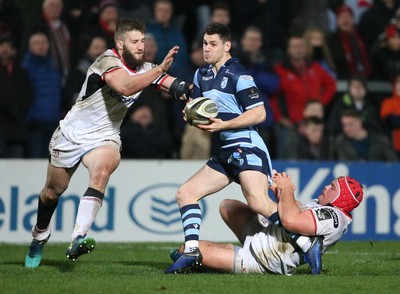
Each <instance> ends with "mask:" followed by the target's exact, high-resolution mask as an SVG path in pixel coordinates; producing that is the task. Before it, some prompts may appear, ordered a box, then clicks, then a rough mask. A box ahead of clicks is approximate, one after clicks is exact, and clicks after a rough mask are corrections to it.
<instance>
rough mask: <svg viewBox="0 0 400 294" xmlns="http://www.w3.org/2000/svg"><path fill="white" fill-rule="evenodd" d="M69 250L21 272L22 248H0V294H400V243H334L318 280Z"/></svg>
mask: <svg viewBox="0 0 400 294" xmlns="http://www.w3.org/2000/svg"><path fill="white" fill-rule="evenodd" d="M67 246H68V244H67V243H65V244H59V243H58V244H54V243H51V241H50V243H49V244H47V245H46V247H45V248H44V250H43V260H42V264H41V265H40V266H39V267H38V268H36V269H27V268H24V265H23V263H24V259H25V254H26V251H27V248H28V244H24V245H20V244H18V245H15V244H1V243H0V293H29V294H34V293H220V294H222V293H230V294H234V293H274V294H275V293H290V294H292V293H295V294H298V293H324V294H326V293H335V294H337V293H385V294H386V293H400V292H399V291H400V290H399V288H400V269H399V267H400V242H395V241H393V242H376V243H370V242H367V241H365V242H349V241H342V242H339V243H338V244H337V245H335V247H333V248H332V249H331V250H330V251H328V252H327V254H326V255H324V257H323V270H322V275H320V276H312V275H311V274H310V271H309V269H308V268H307V266H305V265H304V266H302V267H300V268H299V269H298V272H297V274H296V275H295V276H291V277H286V276H278V275H257V274H252V275H233V274H215V273H213V274H211V273H202V274H187V275H166V274H164V273H163V271H164V269H166V268H167V267H168V266H169V265H170V264H171V261H170V259H169V256H168V253H169V250H170V249H172V248H176V247H177V246H178V244H176V243H101V242H98V244H97V247H96V250H95V251H94V252H93V253H91V254H89V255H84V256H81V257H80V258H79V259H78V260H77V261H75V262H72V261H70V260H67V259H66V257H65V249H66V248H67Z"/></svg>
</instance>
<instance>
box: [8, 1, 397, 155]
mask: <svg viewBox="0 0 400 294" xmlns="http://www.w3.org/2000/svg"><path fill="white" fill-rule="evenodd" d="M26 2H31V1H12V0H0V157H1V158H46V157H47V156H48V151H47V146H48V143H49V140H50V137H51V134H52V132H53V131H54V130H55V128H56V127H57V124H58V121H59V120H60V119H62V118H63V116H64V115H65V114H66V112H67V111H68V110H69V109H70V107H71V106H72V105H73V103H74V101H75V99H76V98H77V97H78V95H79V92H80V90H81V86H82V83H83V82H84V80H85V76H86V71H87V69H88V67H89V66H90V65H91V64H92V62H93V61H94V60H95V59H96V58H97V56H99V54H101V53H102V52H104V51H105V50H106V49H107V48H112V47H113V46H114V39H113V35H114V31H115V26H116V22H117V20H118V18H120V17H130V18H136V19H139V20H141V21H142V22H144V23H145V24H146V27H147V33H146V53H145V58H146V60H147V61H149V62H153V63H160V62H161V61H162V59H163V57H164V56H165V54H166V53H167V52H168V50H169V49H170V48H171V47H172V46H174V45H178V46H179V47H180V51H179V54H178V55H177V57H176V58H175V60H174V63H173V66H172V67H171V70H170V73H171V74H172V75H174V76H177V77H179V78H181V79H182V80H185V81H188V82H191V81H192V79H193V74H194V72H195V70H196V69H197V68H198V67H200V66H203V65H204V61H203V56H202V54H203V53H202V40H201V37H202V31H203V29H204V27H205V26H206V25H207V24H208V23H212V22H219V23H223V24H225V25H227V26H228V27H230V29H231V31H232V55H233V56H234V57H236V58H239V59H240V60H241V62H242V63H243V64H244V65H245V66H246V68H247V69H248V71H249V73H250V74H251V75H252V76H253V77H254V80H255V82H256V84H257V86H258V88H259V91H260V93H261V97H262V99H263V101H264V106H265V108H266V110H267V120H266V121H265V122H264V123H263V124H261V125H259V126H258V129H259V132H260V134H261V135H262V137H263V139H264V140H265V142H266V144H267V146H268V148H269V150H270V153H271V156H272V158H273V159H293V160H353V161H397V159H398V158H399V156H400V0H231V1H221V0H218V1H213V0H204V1H201V0H191V1H178V0H147V1H141V0H64V1H63V0H43V1H41V2H38V1H32V2H31V3H32V4H31V5H38V6H40V7H39V9H38V11H40V13H38V15H36V16H35V17H34V18H33V20H30V21H27V19H26V18H24V17H23V16H24V12H23V11H22V7H23V5H22V3H25V4H26ZM376 80H378V81H385V82H388V83H390V85H391V89H392V90H391V92H389V93H387V94H385V95H384V96H383V97H382V96H380V95H377V94H376V93H375V92H372V91H371V90H370V89H369V84H370V82H371V81H376ZM338 81H344V82H345V83H346V89H345V90H344V91H338V87H337V85H338ZM183 107H184V102H182V101H178V100H175V99H173V98H171V97H170V96H168V95H164V94H161V93H160V92H157V91H156V90H155V89H154V88H152V87H149V88H146V89H145V90H144V91H143V93H142V94H141V96H140V98H139V99H138V101H137V102H136V103H134V104H133V105H132V107H131V109H129V111H128V113H127V116H126V118H125V120H124V122H123V125H122V127H121V139H122V146H123V147H122V148H123V149H122V156H123V157H124V158H153V159H154V158H157V159H168V158H174V159H178V158H181V159H207V158H208V157H209V156H210V154H211V153H212V152H213V150H215V149H216V148H217V147H218V144H219V139H218V136H217V135H214V134H213V135H211V134H209V133H205V132H202V131H199V130H198V129H197V128H194V127H191V126H188V125H187V124H185V122H184V121H183V119H182V113H181V111H182V109H183Z"/></svg>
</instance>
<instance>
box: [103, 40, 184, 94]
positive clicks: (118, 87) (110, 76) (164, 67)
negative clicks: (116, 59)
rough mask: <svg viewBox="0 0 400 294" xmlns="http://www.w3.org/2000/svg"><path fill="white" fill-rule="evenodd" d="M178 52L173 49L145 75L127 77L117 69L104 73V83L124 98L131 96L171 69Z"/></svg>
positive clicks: (120, 69) (124, 72) (176, 49)
mask: <svg viewBox="0 0 400 294" xmlns="http://www.w3.org/2000/svg"><path fill="white" fill-rule="evenodd" d="M178 50H179V47H178V46H175V47H173V48H172V49H171V50H170V51H169V52H168V54H167V55H166V56H165V58H164V60H163V62H162V63H161V64H160V65H158V66H156V67H154V68H152V69H151V70H149V71H147V72H145V73H142V74H138V75H129V74H128V73H127V72H126V71H125V70H123V69H122V68H118V69H115V70H112V71H109V72H107V73H105V74H104V75H103V78H104V80H105V82H106V83H107V84H108V85H109V86H110V87H111V88H112V89H114V90H115V91H117V92H118V93H120V94H122V95H124V96H130V95H133V94H135V93H137V92H139V91H142V90H143V89H144V88H146V87H147V86H149V85H150V84H151V83H152V82H153V81H154V80H156V79H157V78H158V77H159V76H160V75H162V74H165V73H166V72H167V71H168V70H169V68H170V67H171V64H172V62H173V60H174V56H175V55H176V54H177V53H178Z"/></svg>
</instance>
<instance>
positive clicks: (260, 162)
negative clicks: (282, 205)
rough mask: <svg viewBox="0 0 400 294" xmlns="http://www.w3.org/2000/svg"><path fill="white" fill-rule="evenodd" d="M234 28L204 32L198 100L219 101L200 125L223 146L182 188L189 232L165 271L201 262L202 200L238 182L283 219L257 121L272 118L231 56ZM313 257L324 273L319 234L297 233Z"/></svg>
mask: <svg viewBox="0 0 400 294" xmlns="http://www.w3.org/2000/svg"><path fill="white" fill-rule="evenodd" d="M230 49H231V41H230V31H229V29H228V28H227V27H226V26H224V25H222V24H218V23H214V24H210V25H208V26H207V27H206V29H205V32H204V35H203V54H204V60H205V61H206V63H207V64H208V65H206V66H204V67H201V68H199V69H198V70H197V71H196V73H195V75H194V82H193V84H194V89H193V95H192V96H193V98H196V97H208V98H210V99H212V100H214V101H215V102H216V103H217V105H218V116H217V118H210V121H211V124H209V125H198V126H197V127H198V128H199V129H202V130H204V131H208V132H219V133H220V139H221V147H220V149H219V151H218V154H216V155H214V156H213V157H212V158H211V159H210V160H209V161H208V162H207V163H206V164H205V165H204V166H203V167H202V168H201V169H200V170H199V171H198V172H197V173H196V174H195V175H193V176H192V177H191V178H190V179H189V180H188V181H187V182H185V183H184V184H183V185H182V186H181V187H180V188H179V189H178V191H177V193H176V199H177V202H178V205H179V208H180V213H181V218H182V224H183V230H184V235H185V248H184V253H183V254H182V255H181V256H180V257H179V258H178V259H177V260H176V261H175V263H174V264H173V265H171V266H170V267H169V268H168V269H166V270H165V273H184V272H186V271H188V270H191V269H192V267H195V266H198V265H199V264H200V263H201V260H202V256H201V250H199V234H200V225H201V219H202V214H201V209H200V206H199V204H198V201H199V200H200V199H201V198H203V197H206V196H208V195H210V194H213V193H216V192H218V191H220V190H221V189H223V188H224V187H226V186H228V185H229V184H230V183H231V182H233V181H235V182H237V183H239V184H240V186H241V188H242V192H243V195H244V197H245V198H246V200H247V203H248V205H249V207H250V208H251V209H252V210H253V211H254V212H255V213H258V214H261V215H263V216H265V217H269V218H270V219H271V220H273V221H274V222H277V223H278V222H279V218H278V214H277V210H276V204H275V202H273V201H272V200H271V199H270V198H269V197H268V193H267V192H268V185H269V182H268V176H271V175H272V165H271V158H270V156H269V152H268V149H267V147H266V145H265V143H264V141H263V139H262V138H261V136H260V135H259V134H258V132H257V129H256V127H255V126H256V125H258V124H260V123H261V122H263V121H264V120H265V118H266V112H265V108H264V105H263V104H264V103H263V101H262V99H261V97H260V95H259V92H258V89H257V86H256V84H255V82H254V79H253V77H251V76H250V75H249V74H248V72H247V71H246V70H245V68H244V67H243V66H242V65H241V64H240V62H239V60H238V59H236V58H232V56H231V54H230ZM293 238H294V239H297V241H296V242H297V243H298V244H299V246H300V247H301V249H302V250H303V251H304V252H305V253H306V255H307V256H308V262H309V264H310V266H311V268H312V271H313V273H314V274H319V272H320V271H321V265H322V261H321V246H320V241H319V239H318V238H314V239H313V240H311V239H310V238H308V237H304V236H299V235H293Z"/></svg>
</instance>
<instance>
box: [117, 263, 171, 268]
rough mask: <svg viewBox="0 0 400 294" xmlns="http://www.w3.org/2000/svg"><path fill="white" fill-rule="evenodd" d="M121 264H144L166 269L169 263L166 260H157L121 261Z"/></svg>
mask: <svg viewBox="0 0 400 294" xmlns="http://www.w3.org/2000/svg"><path fill="white" fill-rule="evenodd" d="M118 263H119V264H123V265H125V266H144V267H149V268H156V269H162V270H164V269H166V268H167V267H168V266H169V264H167V263H165V262H156V261H120V262H118Z"/></svg>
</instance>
